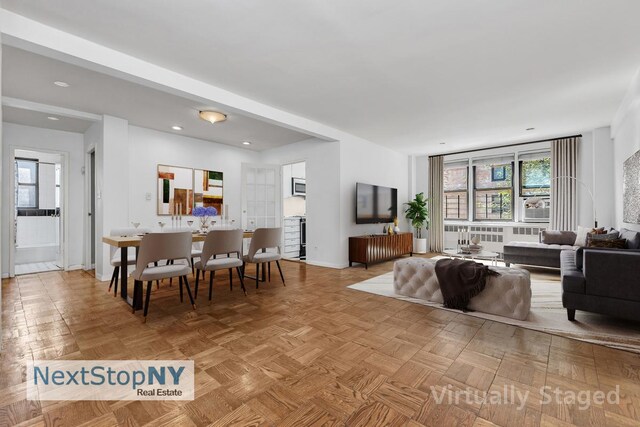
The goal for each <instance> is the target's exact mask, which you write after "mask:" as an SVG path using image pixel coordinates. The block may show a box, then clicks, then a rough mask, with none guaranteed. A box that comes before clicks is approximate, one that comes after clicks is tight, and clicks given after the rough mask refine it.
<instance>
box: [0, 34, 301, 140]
mask: <svg viewBox="0 0 640 427" xmlns="http://www.w3.org/2000/svg"><path fill="white" fill-rule="evenodd" d="M2 59H3V60H2V95H3V96H4V97H11V98H18V99H21V100H26V101H32V102H37V103H41V104H47V105H53V106H57V107H63V108H69V109H72V110H77V111H81V112H86V113H93V114H108V115H112V116H116V117H122V118H125V119H127V120H129V123H131V124H133V125H136V126H142V127H146V128H150V129H156V130H160V131H165V132H172V133H176V134H180V135H185V136H190V137H194V138H200V139H204V140H208V141H215V142H220V143H223V144H228V145H233V146H236V147H242V148H249V149H252V150H264V149H267V148H273V147H278V146H281V145H285V144H290V143H292V142H296V141H302V140H305V139H309V138H310V136H308V135H305V134H303V133H300V132H296V131H292V130H289V129H285V128H283V127H279V126H276V125H273V124H269V123H266V122H263V121H260V120H257V119H254V118H250V117H246V116H242V115H239V114H237V113H229V115H228V118H227V120H226V121H225V122H221V123H217V124H215V125H211V124H209V123H208V122H205V121H203V120H201V119H199V118H198V111H199V110H203V109H214V110H217V111H221V112H225V113H226V111H225V110H224V109H222V107H220V106H218V105H215V104H210V105H202V104H198V103H196V102H194V101H191V100H189V99H185V98H182V97H179V96H175V95H171V94H168V93H165V92H162V91H159V90H155V89H152V88H148V87H145V86H142V85H138V84H135V83H131V82H128V81H125V80H122V79H118V78H115V77H111V76H107V75H105V74H102V73H98V72H95V71H91V70H88V69H85V68H82V67H78V66H76V65H71V64H68V63H65V62H61V61H58V60H55V59H51V58H48V57H44V56H41V55H38V54H35V53H31V52H27V51H24V50H21V49H17V48H14V47H10V46H6V45H5V46H3V48H2ZM54 81H64V82H67V83H69V84H70V86H69V87H68V88H61V87H58V86H56V85H54V84H53V82H54ZM50 115H52V114H44V113H38V112H34V111H28V110H19V109H17V108H7V107H4V108H3V120H4V121H7V122H13V123H18V124H24V125H30V126H38V127H46V128H51V129H58V130H68V131H72V132H84V130H86V129H87V128H88V126H89V125H90V122H86V121H83V120H79V119H73V118H69V117H64V116H62V115H57V117H59V118H60V120H59V121H51V120H48V119H47V116H50ZM83 122H84V124H83ZM172 125H178V126H182V127H183V130H182V131H174V130H172V129H171V126H172ZM243 141H250V142H251V146H250V147H247V146H244V145H242V142H243Z"/></svg>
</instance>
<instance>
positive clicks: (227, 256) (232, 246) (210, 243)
mask: <svg viewBox="0 0 640 427" xmlns="http://www.w3.org/2000/svg"><path fill="white" fill-rule="evenodd" d="M242 235H243V231H242V230H213V231H210V232H209V233H208V234H207V237H206V238H205V240H204V246H203V247H202V256H201V257H200V261H198V262H196V264H195V268H196V269H197V271H198V273H199V272H200V271H203V272H205V273H206V272H207V271H208V272H209V301H211V297H212V294H213V281H214V277H215V272H216V271H218V270H229V289H230V290H233V269H234V268H235V270H236V273H237V274H238V277H239V278H240V286H241V287H242V291H243V292H244V294H245V295H246V294H247V290H246V289H245V287H244V279H243V278H242V272H241V271H240V268H241V267H242V259H241V258H240V255H241V253H242ZM219 255H224V257H222V258H218V256H219ZM234 255H235V256H234ZM199 277H200V274H196V287H195V292H194V293H195V297H196V298H198V282H199ZM205 277H206V276H205Z"/></svg>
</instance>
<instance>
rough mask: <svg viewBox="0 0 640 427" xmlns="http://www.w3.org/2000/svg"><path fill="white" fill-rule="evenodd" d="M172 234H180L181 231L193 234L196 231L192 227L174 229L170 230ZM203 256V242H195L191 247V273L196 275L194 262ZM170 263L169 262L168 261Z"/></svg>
mask: <svg viewBox="0 0 640 427" xmlns="http://www.w3.org/2000/svg"><path fill="white" fill-rule="evenodd" d="M169 231H170V232H180V231H188V232H190V233H193V232H194V230H193V229H192V228H191V227H177V228H174V229H170V230H169ZM201 255H202V243H201V242H193V244H192V245H191V273H192V274H194V275H195V269H194V265H195V263H194V261H195V259H196V258H198V259H200V256H201ZM167 261H169V260H167ZM203 278H204V277H203Z"/></svg>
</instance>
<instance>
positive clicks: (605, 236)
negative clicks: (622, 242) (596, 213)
mask: <svg viewBox="0 0 640 427" xmlns="http://www.w3.org/2000/svg"><path fill="white" fill-rule="evenodd" d="M618 238H620V233H618V232H617V231H613V232H610V233H605V234H593V233H589V234H587V247H591V242H593V241H594V240H615V239H618Z"/></svg>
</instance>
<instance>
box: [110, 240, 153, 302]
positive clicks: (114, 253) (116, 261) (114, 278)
mask: <svg viewBox="0 0 640 427" xmlns="http://www.w3.org/2000/svg"><path fill="white" fill-rule="evenodd" d="M150 232H151V230H149V229H148V228H114V229H112V230H111V232H110V233H109V235H110V236H112V237H115V236H117V237H130V236H136V235H138V234H147V233H150ZM110 251H111V253H110V257H109V259H110V263H111V266H112V267H114V269H113V274H112V275H111V282H109V292H111V288H112V287H113V286H114V285H115V289H114V291H113V292H114V293H113V296H116V295H117V294H118V279H119V278H120V267H121V264H122V262H121V260H120V254H119V253H118V251H119V249H118V248H116V247H115V246H111V247H110ZM131 252H133V251H131ZM131 252H130V253H129V254H128V257H127V266H130V265H136V254H135V253H131ZM125 268H126V267H125Z"/></svg>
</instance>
